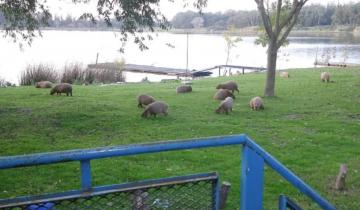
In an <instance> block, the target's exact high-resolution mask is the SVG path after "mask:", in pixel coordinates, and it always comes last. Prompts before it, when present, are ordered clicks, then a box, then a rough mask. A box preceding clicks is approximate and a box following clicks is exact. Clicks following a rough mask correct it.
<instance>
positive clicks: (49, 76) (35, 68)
mask: <svg viewBox="0 0 360 210" xmlns="http://www.w3.org/2000/svg"><path fill="white" fill-rule="evenodd" d="M58 78H59V74H58V73H57V72H56V70H55V67H54V66H53V65H49V64H41V63H40V64H35V65H28V66H27V67H26V69H25V70H24V71H23V72H21V74H20V85H34V84H35V83H36V82H40V81H50V82H53V83H55V82H57V81H58Z"/></svg>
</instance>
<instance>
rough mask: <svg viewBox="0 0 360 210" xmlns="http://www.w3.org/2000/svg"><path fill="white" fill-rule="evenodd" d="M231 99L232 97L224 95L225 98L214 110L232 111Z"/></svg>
mask: <svg viewBox="0 0 360 210" xmlns="http://www.w3.org/2000/svg"><path fill="white" fill-rule="evenodd" d="M233 101H234V99H233V98H231V97H226V98H225V100H223V101H222V102H221V103H220V106H219V107H218V108H217V109H216V110H215V112H216V113H226V114H229V112H230V111H231V112H232V106H233Z"/></svg>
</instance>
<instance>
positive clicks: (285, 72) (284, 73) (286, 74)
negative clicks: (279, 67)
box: [280, 71, 290, 78]
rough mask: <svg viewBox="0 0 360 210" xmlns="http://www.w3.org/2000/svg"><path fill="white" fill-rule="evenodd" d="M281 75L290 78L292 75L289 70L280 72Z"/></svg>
mask: <svg viewBox="0 0 360 210" xmlns="http://www.w3.org/2000/svg"><path fill="white" fill-rule="evenodd" d="M280 77H283V78H289V77H290V75H289V72H287V71H282V72H280Z"/></svg>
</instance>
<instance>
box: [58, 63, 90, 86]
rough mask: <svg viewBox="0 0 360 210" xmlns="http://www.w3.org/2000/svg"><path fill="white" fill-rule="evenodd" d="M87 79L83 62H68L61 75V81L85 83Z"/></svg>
mask: <svg viewBox="0 0 360 210" xmlns="http://www.w3.org/2000/svg"><path fill="white" fill-rule="evenodd" d="M84 80H85V69H84V67H83V65H82V63H76V62H75V63H69V64H66V65H65V67H64V70H63V71H62V75H61V82H66V83H70V84H83V83H84Z"/></svg>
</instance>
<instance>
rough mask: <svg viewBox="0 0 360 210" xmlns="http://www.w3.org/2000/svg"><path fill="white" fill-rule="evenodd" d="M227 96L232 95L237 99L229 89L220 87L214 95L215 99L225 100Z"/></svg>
mask: <svg viewBox="0 0 360 210" xmlns="http://www.w3.org/2000/svg"><path fill="white" fill-rule="evenodd" d="M226 97H231V98H233V99H235V96H234V94H232V93H231V92H230V91H229V90H226V89H220V90H218V91H217V92H216V93H215V95H214V97H213V98H214V99H215V100H225V98H226Z"/></svg>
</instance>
